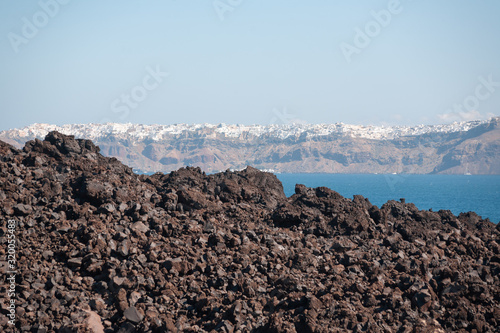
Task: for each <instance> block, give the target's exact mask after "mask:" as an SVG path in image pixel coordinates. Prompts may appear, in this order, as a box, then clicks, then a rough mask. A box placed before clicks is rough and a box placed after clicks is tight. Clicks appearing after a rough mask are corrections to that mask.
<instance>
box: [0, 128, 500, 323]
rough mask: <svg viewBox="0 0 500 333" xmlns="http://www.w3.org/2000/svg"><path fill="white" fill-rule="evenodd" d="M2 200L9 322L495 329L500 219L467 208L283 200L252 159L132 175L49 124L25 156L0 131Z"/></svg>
mask: <svg viewBox="0 0 500 333" xmlns="http://www.w3.org/2000/svg"><path fill="white" fill-rule="evenodd" d="M332 158H336V159H338V161H339V162H338V163H340V164H342V163H350V162H349V161H346V160H345V158H344V157H338V156H332ZM357 158H358V159H359V160H360V161H361V160H363V159H364V157H363V155H360V156H358V157H357ZM292 160H293V158H292ZM0 202H1V205H0V220H1V221H12V222H11V223H9V224H8V225H9V226H13V227H7V223H4V224H2V225H1V226H0V263H1V264H2V266H3V267H5V264H6V258H7V254H8V252H7V250H8V249H10V247H8V239H9V238H12V237H7V236H8V234H11V232H10V230H13V231H12V233H13V234H15V239H16V240H18V242H17V243H16V254H15V256H16V260H17V261H16V262H15V264H14V266H15V267H11V269H15V271H16V279H15V285H16V286H15V288H16V296H15V304H16V309H17V310H16V311H15V315H16V319H15V325H14V326H10V325H9V324H8V320H9V317H7V315H8V314H10V312H9V309H7V307H6V306H3V307H2V309H1V310H0V326H1V327H2V330H3V331H4V332H21V331H30V332H77V331H78V332H91V331H92V329H94V332H214V331H216V332H238V331H241V332H283V333H284V332H287V333H293V332H445V331H447V332H460V331H467V332H474V331H477V332H496V331H498V327H499V326H500V299H499V295H500V246H499V244H500V225H495V224H493V223H491V222H490V221H488V220H483V219H481V218H480V217H479V216H478V215H476V214H475V213H472V212H469V213H462V214H460V215H459V216H455V215H453V214H452V213H451V212H450V211H438V212H433V211H421V210H419V209H417V207H415V205H413V204H411V203H405V202H404V200H400V202H396V201H389V202H387V203H386V204H384V205H383V206H381V207H377V206H374V205H372V204H371V203H370V201H369V200H368V199H365V198H363V197H361V196H354V198H352V199H349V198H344V197H342V196H341V195H340V194H338V193H337V192H335V191H333V190H331V189H328V188H325V187H318V188H307V187H306V186H304V185H297V186H296V188H295V194H294V195H293V196H291V197H289V198H287V197H286V196H285V194H284V192H283V187H282V184H281V183H280V182H279V180H278V179H277V178H276V176H275V175H273V174H271V173H267V172H261V171H259V170H257V169H255V168H252V167H247V168H246V169H245V170H242V171H237V172H230V171H226V172H222V173H217V174H211V175H208V174H206V173H204V172H202V170H201V169H200V168H192V167H189V168H181V169H179V170H176V171H174V172H171V173H170V174H168V175H165V174H161V173H157V174H154V175H152V176H147V175H137V174H134V173H133V172H132V169H131V168H129V167H127V166H125V165H123V164H122V163H120V162H119V161H118V160H116V159H115V158H107V157H104V156H102V155H101V154H100V153H99V148H98V147H96V146H95V145H94V144H93V143H92V142H91V141H88V140H75V139H74V138H73V137H70V136H65V135H62V134H60V133H57V132H51V133H49V135H47V137H46V139H45V140H44V141H41V140H34V141H29V142H28V143H27V144H26V145H25V147H24V148H23V149H22V150H18V149H16V148H14V147H12V146H10V145H8V144H5V143H4V142H2V141H0ZM12 228H14V229H12ZM9 253H10V252H9ZM6 288H7V286H6V285H5V284H4V285H2V286H1V287H0V292H2V293H3V294H6ZM495 327H496V328H495Z"/></svg>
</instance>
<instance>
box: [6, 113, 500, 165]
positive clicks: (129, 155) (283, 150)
mask: <svg viewBox="0 0 500 333" xmlns="http://www.w3.org/2000/svg"><path fill="white" fill-rule="evenodd" d="M499 125H500V117H495V118H491V119H490V120H486V121H470V122H457V123H453V124H447V125H420V126H414V127H409V126H392V127H384V126H358V125H347V124H342V123H337V124H316V125H305V124H289V125H266V126H263V125H250V126H248V125H226V124H218V125H212V124H196V125H186V124H176V125H139V124H115V123H108V124H73V125H64V126H56V125H49V124H33V125H31V126H28V127H25V128H22V129H13V130H7V131H3V132H0V140H3V141H5V142H8V143H10V144H12V145H14V146H15V147H17V148H21V147H22V146H23V145H24V143H25V142H26V141H28V140H32V139H35V138H38V139H43V138H44V137H45V135H47V133H48V132H49V131H53V130H57V131H59V132H61V133H64V134H67V135H74V136H75V137H77V138H82V139H90V140H93V141H94V142H95V143H96V144H97V145H99V147H100V148H101V153H102V154H103V155H105V156H108V157H116V158H117V159H119V160H120V161H121V162H123V163H125V164H127V165H129V166H131V167H132V168H133V169H134V170H135V171H136V172H144V173H153V172H157V171H161V172H170V171H173V170H177V169H178V168H180V167H183V166H199V167H200V168H201V169H202V170H203V171H205V172H209V173H212V172H218V171H222V170H227V169H236V170H241V169H243V168H244V167H245V166H247V165H252V166H255V167H256V168H258V169H261V170H273V172H282V173H386V174H391V173H398V174H399V173H405V174H430V173H437V174H500V126H499Z"/></svg>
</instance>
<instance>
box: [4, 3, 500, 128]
mask: <svg viewBox="0 0 500 333" xmlns="http://www.w3.org/2000/svg"><path fill="white" fill-rule="evenodd" d="M499 18H500V2H499V1H496V0H485V1H472V0H469V1H466V0H454V1H451V0H447V1H439V2H437V1H430V0H427V1H425V0H421V1H410V0H401V1H394V0H391V1H378V0H377V1H375V0H373V1H363V2H360V1H357V2H354V1H347V0H345V1H330V0H316V1H298V0H286V1H285V0H276V1H263V0H260V1H259V0H252V1H250V0H215V1H212V0H207V1H185V0H184V1H182V0H164V1H160V0H150V1H130V0H121V1H117V0H114V1H113V0H110V1H96V0H88V1H77V0H72V1H69V0H64V1H63V0H41V1H7V0H0V35H1V36H2V38H1V39H0V68H1V71H0V89H1V90H0V91H1V98H0V114H1V116H2V117H1V119H2V121H1V123H0V124H1V126H0V130H5V129H9V128H20V127H24V126H27V125H29V124H32V123H35V122H36V123H51V124H58V125H62V124H68V123H91V122H92V123H100V122H132V123H144V124H152V123H158V124H173V123H222V122H223V123H239V124H270V123H289V122H303V123H335V122H344V123H350V124H374V125H381V124H390V125H392V124H400V125H415V124H422V123H423V124H436V123H449V122H452V121H457V120H472V119H485V118H489V117H491V116H498V115H500V38H499V36H498V35H499V33H500V19H499Z"/></svg>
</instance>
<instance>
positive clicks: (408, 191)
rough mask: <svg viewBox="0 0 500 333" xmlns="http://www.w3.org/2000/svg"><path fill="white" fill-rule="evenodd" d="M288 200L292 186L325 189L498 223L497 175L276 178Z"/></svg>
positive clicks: (380, 202)
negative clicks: (471, 216) (471, 214)
mask: <svg viewBox="0 0 500 333" xmlns="http://www.w3.org/2000/svg"><path fill="white" fill-rule="evenodd" d="M276 176H277V177H278V178H279V180H280V181H281V182H282V183H283V187H284V190H285V193H286V195H287V196H290V195H292V194H294V192H295V184H304V185H306V186H308V187H318V186H326V187H329V188H331V189H332V190H334V191H336V192H338V193H340V194H341V195H343V196H344V197H347V198H352V196H353V195H355V194H361V195H362V196H364V197H365V198H368V199H369V200H370V202H371V203H372V204H374V205H377V206H378V207H380V206H381V205H383V204H384V203H385V202H387V201H388V200H399V199H400V198H405V199H406V202H407V203H409V202H412V203H414V204H415V205H416V206H417V207H418V208H419V209H427V210H428V209H430V208H432V209H433V210H434V211H437V210H440V209H447V210H450V211H452V212H453V213H454V214H455V215H458V214H459V213H460V212H469V211H473V212H476V213H477V214H478V215H480V216H482V217H483V218H489V219H490V220H491V221H492V222H494V223H498V222H499V221H500V175H470V176H469V175H402V174H401V175H392V174H390V175H379V174H305V173H302V174H298V173H296V174H286V173H283V174H276Z"/></svg>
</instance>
